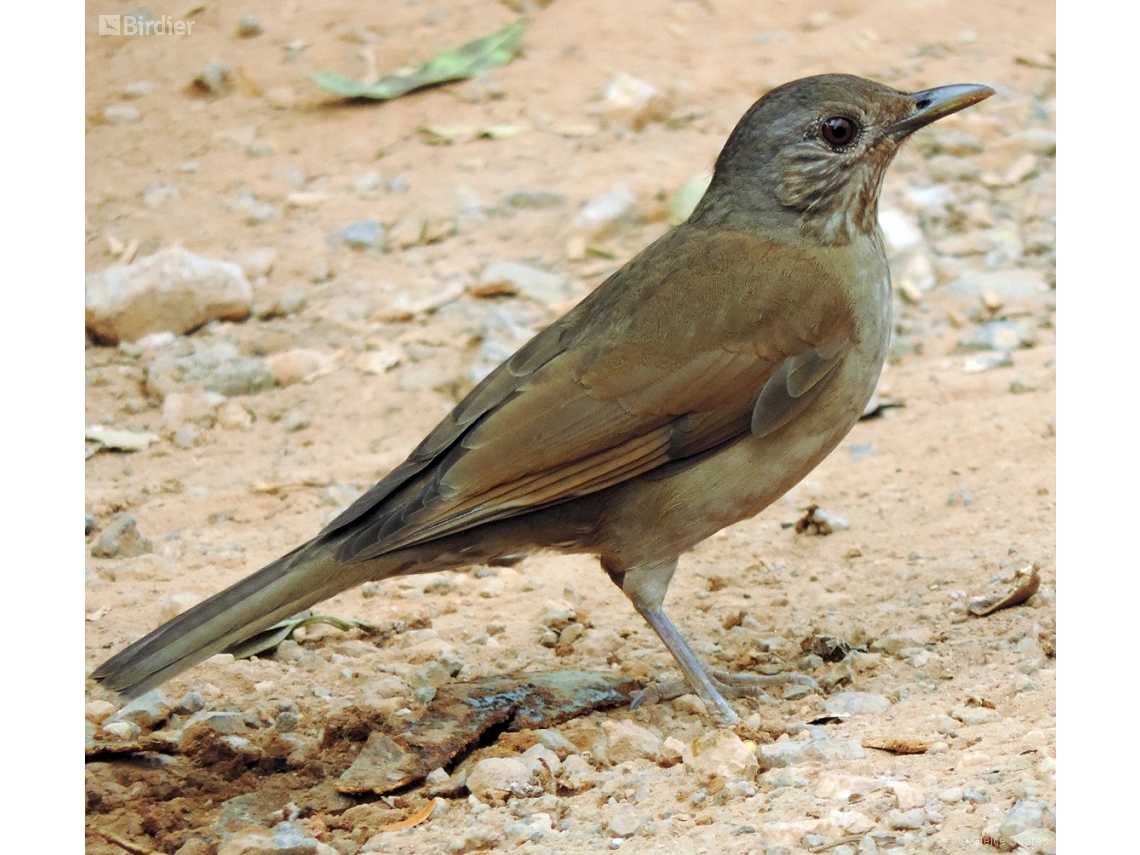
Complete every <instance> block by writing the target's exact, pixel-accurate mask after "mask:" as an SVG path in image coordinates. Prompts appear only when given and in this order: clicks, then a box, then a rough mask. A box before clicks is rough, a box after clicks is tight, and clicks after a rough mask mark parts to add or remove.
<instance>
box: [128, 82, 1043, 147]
mask: <svg viewBox="0 0 1140 855" xmlns="http://www.w3.org/2000/svg"><path fill="white" fill-rule="evenodd" d="M153 91H154V84H153V83H152V82H151V81H149V80H136V81H135V82H134V83H130V84H128V85H126V86H124V87H123V91H122V96H123V97H124V98H128V99H130V100H132V101H133V100H135V99H138V98H145V97H146V96H147V95H149V94H150V93H151V92H153ZM1053 143H1054V149H1055V147H1056V137H1054V140H1053Z"/></svg>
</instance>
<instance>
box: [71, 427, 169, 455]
mask: <svg viewBox="0 0 1140 855" xmlns="http://www.w3.org/2000/svg"><path fill="white" fill-rule="evenodd" d="M83 436H84V438H85V439H89V440H91V441H92V442H98V443H100V444H101V445H103V447H105V448H109V449H111V450H112V451H144V450H145V449H147V448H149V447H150V445H151V443H155V442H158V439H159V438H158V435H157V434H153V433H142V432H137V431H133V430H123V429H121V428H113V427H110V426H109V425H88V426H87V429H86V430H85V431H84V432H83Z"/></svg>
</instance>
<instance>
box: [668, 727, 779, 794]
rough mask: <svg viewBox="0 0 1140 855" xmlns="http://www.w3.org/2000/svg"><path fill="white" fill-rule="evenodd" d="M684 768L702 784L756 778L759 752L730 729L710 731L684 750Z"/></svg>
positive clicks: (758, 766)
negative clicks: (721, 779) (717, 780)
mask: <svg viewBox="0 0 1140 855" xmlns="http://www.w3.org/2000/svg"><path fill="white" fill-rule="evenodd" d="M682 759H683V761H684V764H685V769H686V770H687V771H690V772H692V773H693V774H694V775H696V776H697V779H698V780H700V781H701V782H702V783H709V782H711V781H712V780H713V779H715V778H724V779H732V778H741V777H743V778H754V777H755V776H756V772H757V771H758V770H759V768H760V764H759V763H758V762H757V760H756V753H755V752H754V751H753V750H752V748H750V747H749V746H748V745H745V743H744V740H742V739H741V738H740V737H739V736H737V735H736V734H735V733H734V732H733V731H731V730H721V729H717V730H711V731H709V732H707V733H705V734H702V735H701V736H698V737H697V738H696V739H694V740H693V741H692V742H691V743H690V744H689V745H687V746H686V747H685V750H684V751H683V752H682Z"/></svg>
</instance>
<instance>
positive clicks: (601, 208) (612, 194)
mask: <svg viewBox="0 0 1140 855" xmlns="http://www.w3.org/2000/svg"><path fill="white" fill-rule="evenodd" d="M636 223H637V194H636V193H634V192H633V191H632V190H630V189H629V188H628V187H626V186H625V185H624V184H616V185H614V187H613V189H612V190H610V191H609V192H608V193H603V194H602V195H601V196H598V197H596V198H594V199H591V200H590V201H589V202H587V203H586V204H585V205H584V206H583V207H582V210H581V211H579V212H578V216H577V217H576V218H575V220H574V227H575V228H576V229H578V230H579V231H582V232H585V234H586V236H587V237H588V238H591V239H593V240H601V239H603V238H606V237H608V236H610V235H611V234H613V233H614V232H615V231H617V230H618V229H619V228H620V227H621V226H623V225H635V224H636Z"/></svg>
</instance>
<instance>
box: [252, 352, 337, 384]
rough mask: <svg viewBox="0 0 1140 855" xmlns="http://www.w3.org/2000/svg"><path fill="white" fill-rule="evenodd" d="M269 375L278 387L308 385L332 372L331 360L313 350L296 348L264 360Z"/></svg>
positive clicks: (332, 363)
mask: <svg viewBox="0 0 1140 855" xmlns="http://www.w3.org/2000/svg"><path fill="white" fill-rule="evenodd" d="M265 363H266V366H267V367H268V369H269V373H270V374H271V375H272V377H273V380H274V382H276V383H277V385H279V386H292V385H293V384H294V383H310V382H312V381H313V380H315V379H316V378H317V377H320V376H321V375H323V374H327V373H328V372H329V371H331V370H332V368H333V365H334V362H333V359H332V358H331V357H329V356H327V355H326V354H323V353H320V352H318V351H315V350H306V349H304V348H297V349H295V350H285V351H282V352H281V353H274V354H273V355H271V356H269V357H267V358H266V360H265Z"/></svg>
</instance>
